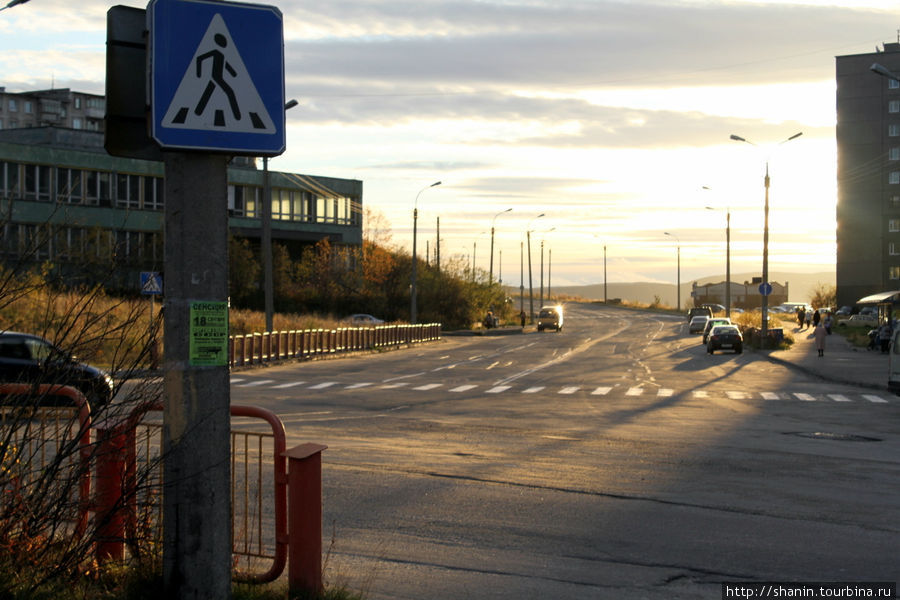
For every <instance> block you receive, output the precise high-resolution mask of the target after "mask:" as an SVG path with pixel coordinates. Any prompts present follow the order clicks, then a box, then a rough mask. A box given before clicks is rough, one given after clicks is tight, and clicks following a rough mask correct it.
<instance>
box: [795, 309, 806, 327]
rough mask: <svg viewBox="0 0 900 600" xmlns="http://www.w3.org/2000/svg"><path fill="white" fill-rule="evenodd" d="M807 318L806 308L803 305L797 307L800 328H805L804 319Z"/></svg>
mask: <svg viewBox="0 0 900 600" xmlns="http://www.w3.org/2000/svg"><path fill="white" fill-rule="evenodd" d="M805 320H806V309H804V308H803V307H802V306H801V307H800V308H798V309H797V323H798V324H799V325H800V329H803V321H805Z"/></svg>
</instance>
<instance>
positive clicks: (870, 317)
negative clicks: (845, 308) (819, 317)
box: [841, 313, 878, 327]
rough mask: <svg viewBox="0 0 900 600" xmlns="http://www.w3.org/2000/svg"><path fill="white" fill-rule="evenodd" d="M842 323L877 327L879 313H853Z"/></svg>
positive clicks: (852, 325) (853, 325)
mask: <svg viewBox="0 0 900 600" xmlns="http://www.w3.org/2000/svg"><path fill="white" fill-rule="evenodd" d="M841 325H849V326H851V327H875V326H876V325H878V315H877V314H871V313H867V314H863V313H859V314H858V315H851V316H850V318H849V319H847V320H846V321H841Z"/></svg>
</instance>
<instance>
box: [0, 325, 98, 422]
mask: <svg viewBox="0 0 900 600" xmlns="http://www.w3.org/2000/svg"><path fill="white" fill-rule="evenodd" d="M0 382H3V383H32V384H40V383H53V384H61V385H69V386H72V387H74V388H75V389H77V390H78V391H80V392H81V393H82V394H84V396H85V397H86V398H87V399H88V401H89V402H90V404H91V406H92V407H97V406H101V405H103V404H106V403H107V402H109V401H110V399H111V398H112V395H113V380H112V378H111V377H110V376H109V375H108V374H106V373H105V372H103V371H101V370H100V369H97V368H95V367H92V366H90V365H86V364H84V363H81V362H78V361H77V360H75V357H74V356H72V355H71V354H70V353H68V352H65V351H64V350H61V349H59V348H57V347H56V346H54V345H53V344H51V343H50V342H48V341H47V340H45V339H44V338H42V337H39V336H36V335H31V334H28V333H18V332H15V331H4V332H0Z"/></svg>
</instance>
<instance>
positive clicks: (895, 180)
mask: <svg viewBox="0 0 900 600" xmlns="http://www.w3.org/2000/svg"><path fill="white" fill-rule="evenodd" d="M888 183H890V184H891V185H898V184H900V171H891V172H890V174H889V175H888Z"/></svg>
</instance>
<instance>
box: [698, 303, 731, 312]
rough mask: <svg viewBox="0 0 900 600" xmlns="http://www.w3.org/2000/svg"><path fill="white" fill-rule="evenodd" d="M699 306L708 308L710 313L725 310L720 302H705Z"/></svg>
mask: <svg viewBox="0 0 900 600" xmlns="http://www.w3.org/2000/svg"><path fill="white" fill-rule="evenodd" d="M700 306H705V307H706V308H708V309H709V310H711V311H712V314H716V313H720V312H725V307H724V306H722V305H721V304H709V303H707V304H701V305H700Z"/></svg>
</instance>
